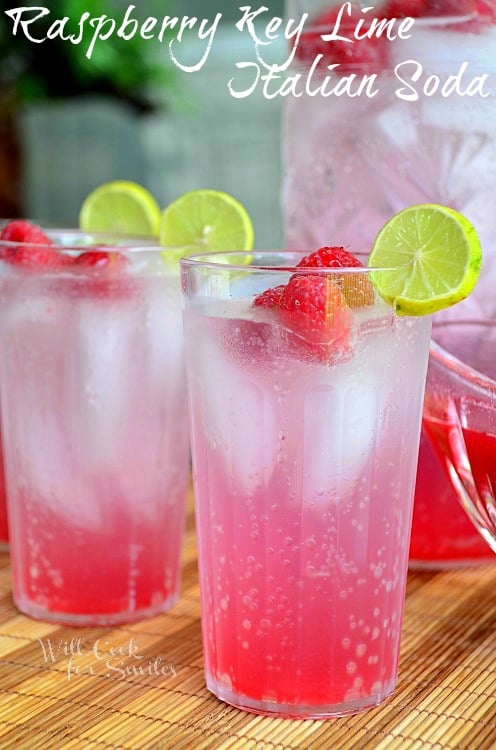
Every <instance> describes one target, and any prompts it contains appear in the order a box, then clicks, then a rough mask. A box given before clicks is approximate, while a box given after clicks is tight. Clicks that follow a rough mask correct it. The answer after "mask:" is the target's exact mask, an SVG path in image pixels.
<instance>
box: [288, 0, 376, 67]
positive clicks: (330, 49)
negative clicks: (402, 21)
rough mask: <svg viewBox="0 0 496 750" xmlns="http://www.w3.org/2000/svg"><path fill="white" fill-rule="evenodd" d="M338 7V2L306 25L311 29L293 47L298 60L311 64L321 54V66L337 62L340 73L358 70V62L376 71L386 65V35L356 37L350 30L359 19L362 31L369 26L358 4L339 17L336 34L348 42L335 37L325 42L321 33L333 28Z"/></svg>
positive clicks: (339, 7) (359, 64) (328, 31)
mask: <svg viewBox="0 0 496 750" xmlns="http://www.w3.org/2000/svg"><path fill="white" fill-rule="evenodd" d="M341 7H342V6H341V5H338V6H334V7H332V8H329V9H328V10H325V11H322V13H320V14H319V15H317V16H315V18H312V20H311V21H310V22H309V24H310V25H311V27H312V28H313V29H314V30H312V31H308V32H303V34H302V35H301V38H300V43H299V45H298V47H297V49H296V57H297V59H299V60H301V61H302V62H305V63H312V62H313V60H314V59H315V58H316V56H317V55H319V54H321V55H322V60H321V62H320V65H321V66H327V65H335V64H339V66H340V67H339V72H340V73H342V74H346V73H348V74H349V73H360V71H359V70H358V69H357V68H358V67H359V66H361V65H362V66H366V67H367V68H369V69H370V72H373V73H378V72H379V71H380V70H382V69H383V68H385V67H386V65H387V61H388V45H387V38H386V37H383V36H380V37H373V38H372V39H369V38H368V37H365V38H364V39H355V38H354V37H353V31H354V29H355V27H356V24H357V22H358V21H359V20H363V21H364V24H363V27H362V32H363V31H366V29H367V26H368V20H367V17H366V16H364V15H363V13H362V12H361V10H360V4H357V3H353V4H352V6H351V10H352V12H351V15H348V14H347V13H344V14H343V15H342V17H341V22H340V24H339V32H338V33H339V35H340V36H343V37H345V38H346V39H347V40H349V41H342V40H340V39H335V40H333V41H327V42H326V41H324V40H323V39H322V37H321V34H329V33H330V32H331V31H332V30H333V29H334V27H335V24H336V21H337V20H338V15H339V13H340V12H341Z"/></svg>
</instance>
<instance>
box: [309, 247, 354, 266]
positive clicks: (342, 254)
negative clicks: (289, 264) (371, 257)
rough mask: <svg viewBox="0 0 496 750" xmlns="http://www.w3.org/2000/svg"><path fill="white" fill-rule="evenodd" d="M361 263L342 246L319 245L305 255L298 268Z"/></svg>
mask: <svg viewBox="0 0 496 750" xmlns="http://www.w3.org/2000/svg"><path fill="white" fill-rule="evenodd" d="M361 265H363V264H362V263H361V262H360V261H359V260H358V258H355V256H354V255H352V253H350V252H348V250H345V249H344V247H337V246H335V247H321V248H320V249H319V250H316V251H315V252H314V253H310V255H305V257H304V258H302V259H301V260H300V262H299V263H298V268H350V267H353V266H361Z"/></svg>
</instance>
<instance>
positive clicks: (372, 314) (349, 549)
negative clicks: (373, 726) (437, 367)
mask: <svg viewBox="0 0 496 750" xmlns="http://www.w3.org/2000/svg"><path fill="white" fill-rule="evenodd" d="M240 257H241V256H240V254H239V253H238V254H233V255H232V256H230V254H221V255H218V256H214V255H211V256H197V257H191V258H187V259H185V260H183V261H182V280H183V289H184V293H185V305H186V309H185V348H186V363H187V374H188V383H189V399H190V415H191V437H192V455H193V467H194V484H195V496H196V510H197V529H198V544H199V570H200V588H201V602H202V627H203V645H204V656H205V670H206V680H207V686H208V688H209V689H210V690H211V691H212V692H213V693H214V694H215V695H216V696H217V697H219V698H220V699H221V700H224V701H226V702H227V703H230V704H232V705H234V706H237V707H239V708H242V709H245V710H248V711H254V712H257V713H263V714H271V715H275V716H287V717H300V718H303V717H306V718H309V717H314V718H325V717H330V716H339V715H342V714H346V713H353V712H357V711H360V710H363V709H366V708H368V707H371V706H374V705H377V704H379V703H381V701H383V700H384V699H385V698H386V697H387V696H389V695H390V694H391V693H392V691H393V690H394V687H395V683H396V676H397V670H398V653H399V645H400V633H401V624H402V612H403V604H404V596H405V584H406V573H407V559H408V543H409V535H410V523H411V511H412V503H413V487H414V481H415V471H416V464H417V453H418V439H419V432H420V419H421V410H422V398H423V392H424V379H425V372H426V364H427V354H428V346H429V337H430V328H431V327H430V320H429V319H428V318H406V317H405V318H399V317H397V316H396V315H395V314H394V312H393V310H392V308H390V307H389V306H387V305H386V304H385V303H384V302H382V301H381V300H380V299H379V298H378V297H377V296H375V295H374V293H373V291H372V289H373V287H372V286H371V282H370V272H369V271H368V270H367V269H366V268H359V269H356V268H353V269H343V268H340V269H329V268H325V269H315V268H312V269H308V268H305V274H307V272H308V274H309V275H311V276H312V277H314V276H315V275H317V276H319V278H320V279H321V281H320V282H319V288H320V289H321V291H322V290H325V295H326V297H325V301H324V300H321V302H323V304H325V309H326V311H327V312H326V314H327V315H328V316H330V317H331V318H332V320H333V328H332V331H331V332H328V333H327V334H326V335H325V336H324V335H322V336H315V335H313V334H312V333H311V332H307V333H305V332H304V330H302V328H301V327H299V326H298V325H297V324H296V318H294V319H293V318H292V317H291V314H290V315H289V317H285V318H284V319H283V320H281V319H280V318H279V317H278V315H277V314H276V313H274V311H272V310H271V309H270V306H268V307H265V306H264V307H256V306H253V300H254V295H256V294H259V293H260V292H262V291H263V290H266V289H268V288H274V289H275V291H274V292H271V293H270V294H272V293H273V294H277V289H278V288H280V286H281V285H283V284H286V283H287V282H288V280H289V279H290V277H291V276H292V274H293V273H294V271H295V268H294V267H295V266H296V264H297V262H298V261H299V260H300V258H301V255H300V254H298V253H289V252H273V253H268V252H255V253H253V255H251V256H247V257H246V258H245V259H244V260H245V262H247V263H248V265H244V264H243V263H241V262H240ZM299 272H300V274H301V269H299ZM378 273H380V271H378ZM308 274H307V275H308ZM336 289H339V290H340V291H341V292H342V293H343V294H345V293H346V292H349V290H350V289H355V290H356V289H358V290H360V289H361V290H363V291H364V290H368V292H367V294H368V295H369V298H368V302H367V303H366V304H363V305H360V306H358V304H359V303H357V305H356V306H355V305H354V306H352V307H351V308H348V309H347V310H344V309H342V308H341V307H340V306H339V303H338V301H337V300H336V295H337V292H336ZM322 293H324V292H322ZM352 295H353V292H352ZM358 295H360V291H358ZM347 299H348V297H347ZM266 302H267V303H268V304H270V295H269V296H268V298H267V300H266Z"/></svg>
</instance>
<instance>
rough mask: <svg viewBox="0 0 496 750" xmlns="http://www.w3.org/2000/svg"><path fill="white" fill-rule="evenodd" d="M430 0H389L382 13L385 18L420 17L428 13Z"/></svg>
mask: <svg viewBox="0 0 496 750" xmlns="http://www.w3.org/2000/svg"><path fill="white" fill-rule="evenodd" d="M427 6H428V0H389V2H386V4H385V5H384V7H383V8H381V15H382V16H384V18H407V17H409V18H420V17H421V16H425V15H428V13H427Z"/></svg>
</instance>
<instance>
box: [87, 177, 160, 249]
mask: <svg viewBox="0 0 496 750" xmlns="http://www.w3.org/2000/svg"><path fill="white" fill-rule="evenodd" d="M79 226H80V227H81V229H83V230H84V231H85V232H109V233H117V234H131V235H135V236H143V237H158V232H159V227H160V208H159V206H158V203H157V202H156V200H155V198H154V197H153V195H151V193H149V192H148V190H146V188H144V187H142V186H141V185H138V184H137V183H135V182H129V181H127V180H116V181H114V182H106V183H104V184H103V185H100V187H97V188H96V189H95V190H93V191H92V192H91V193H90V194H89V195H88V196H87V197H86V198H85V200H84V202H83V205H82V206H81V210H80V212H79Z"/></svg>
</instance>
